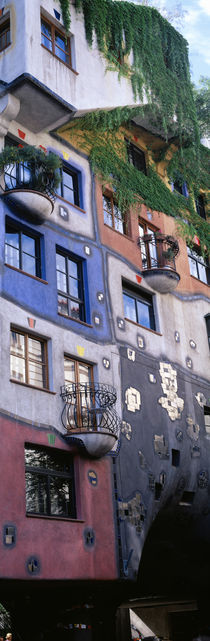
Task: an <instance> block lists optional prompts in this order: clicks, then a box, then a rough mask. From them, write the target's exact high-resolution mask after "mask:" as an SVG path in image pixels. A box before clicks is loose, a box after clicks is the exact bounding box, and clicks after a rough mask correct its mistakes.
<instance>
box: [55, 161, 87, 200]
mask: <svg viewBox="0 0 210 641" xmlns="http://www.w3.org/2000/svg"><path fill="white" fill-rule="evenodd" d="M58 171H59V172H60V178H61V180H60V183H59V185H58V188H57V190H56V193H57V196H59V197H60V198H63V199H64V200H66V201H67V202H69V203H72V204H73V205H77V207H81V209H82V206H83V203H82V190H81V174H80V172H79V171H77V170H76V169H74V168H73V167H70V166H67V165H63V167H62V168H61V169H59V170H58Z"/></svg>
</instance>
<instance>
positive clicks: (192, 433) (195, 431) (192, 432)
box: [186, 416, 200, 441]
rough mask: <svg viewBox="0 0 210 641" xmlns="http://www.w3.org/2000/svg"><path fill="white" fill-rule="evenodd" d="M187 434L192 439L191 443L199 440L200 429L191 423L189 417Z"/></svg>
mask: <svg viewBox="0 0 210 641" xmlns="http://www.w3.org/2000/svg"><path fill="white" fill-rule="evenodd" d="M186 423H187V434H188V436H189V437H190V438H191V439H192V441H197V440H198V438H199V432H200V427H199V425H198V424H197V423H193V419H192V418H191V416H187V418H186Z"/></svg>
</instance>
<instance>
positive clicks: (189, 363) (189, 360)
mask: <svg viewBox="0 0 210 641" xmlns="http://www.w3.org/2000/svg"><path fill="white" fill-rule="evenodd" d="M186 365H187V367H188V369H192V366H193V364H192V359H191V358H190V357H189V356H187V358H186Z"/></svg>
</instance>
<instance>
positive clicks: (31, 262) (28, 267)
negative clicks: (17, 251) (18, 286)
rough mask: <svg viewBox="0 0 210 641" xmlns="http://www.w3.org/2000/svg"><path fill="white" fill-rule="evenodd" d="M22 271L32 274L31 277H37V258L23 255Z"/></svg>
mask: <svg viewBox="0 0 210 641" xmlns="http://www.w3.org/2000/svg"><path fill="white" fill-rule="evenodd" d="M22 270H23V271H24V272H27V274H31V276H36V258H33V257H32V256H28V255H27V254H23V255H22Z"/></svg>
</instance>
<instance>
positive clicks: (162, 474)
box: [159, 471, 166, 487]
mask: <svg viewBox="0 0 210 641" xmlns="http://www.w3.org/2000/svg"><path fill="white" fill-rule="evenodd" d="M159 482H160V484H161V485H162V486H163V487H164V485H165V484H166V473H165V472H164V471H162V472H160V476H159Z"/></svg>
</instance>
